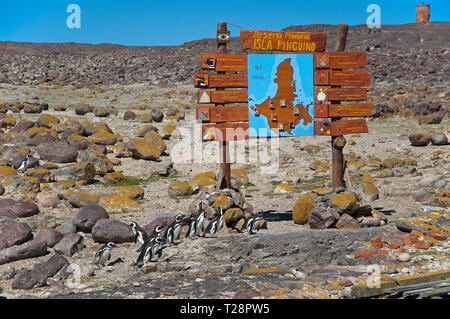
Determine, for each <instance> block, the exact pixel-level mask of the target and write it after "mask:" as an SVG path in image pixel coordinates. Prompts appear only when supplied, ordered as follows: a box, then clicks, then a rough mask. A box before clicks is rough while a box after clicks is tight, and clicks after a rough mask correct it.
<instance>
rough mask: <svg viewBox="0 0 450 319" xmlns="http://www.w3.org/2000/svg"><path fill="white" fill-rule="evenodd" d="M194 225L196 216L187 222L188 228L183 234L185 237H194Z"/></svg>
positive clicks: (195, 230) (195, 229)
mask: <svg viewBox="0 0 450 319" xmlns="http://www.w3.org/2000/svg"><path fill="white" fill-rule="evenodd" d="M195 225H197V218H192V219H191V220H190V222H189V228H188V231H187V232H186V235H185V237H186V238H194V237H195V233H196V232H197V228H196V227H195Z"/></svg>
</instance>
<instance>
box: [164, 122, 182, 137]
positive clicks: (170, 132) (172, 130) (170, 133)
mask: <svg viewBox="0 0 450 319" xmlns="http://www.w3.org/2000/svg"><path fill="white" fill-rule="evenodd" d="M159 133H160V134H161V137H162V138H163V139H164V140H168V139H170V138H171V137H179V136H181V133H180V131H179V130H178V129H177V128H176V127H175V125H173V124H171V123H168V124H166V125H165V126H164V127H163V128H162V129H161V130H160V131H159Z"/></svg>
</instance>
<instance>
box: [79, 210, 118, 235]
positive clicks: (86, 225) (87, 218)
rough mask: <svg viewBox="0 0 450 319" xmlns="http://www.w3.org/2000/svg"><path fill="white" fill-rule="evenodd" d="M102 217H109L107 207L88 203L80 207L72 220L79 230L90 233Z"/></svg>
mask: <svg viewBox="0 0 450 319" xmlns="http://www.w3.org/2000/svg"><path fill="white" fill-rule="evenodd" d="M102 218H109V215H108V212H107V211H106V209H104V208H103V207H102V206H100V205H96V204H87V205H84V206H81V207H80V208H79V209H78V212H77V214H76V215H75V217H74V218H73V220H72V222H73V224H74V225H75V226H76V227H77V230H79V231H82V232H88V233H89V232H91V230H92V227H94V225H95V223H96V222H97V221H98V220H99V219H102Z"/></svg>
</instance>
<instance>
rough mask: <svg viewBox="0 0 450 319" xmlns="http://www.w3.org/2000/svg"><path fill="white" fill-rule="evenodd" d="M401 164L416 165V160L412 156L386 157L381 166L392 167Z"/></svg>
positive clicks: (400, 165)
mask: <svg viewBox="0 0 450 319" xmlns="http://www.w3.org/2000/svg"><path fill="white" fill-rule="evenodd" d="M402 166H417V161H416V160H415V159H413V158H395V157H394V158H387V159H385V160H384V161H383V167H386V168H393V167H402Z"/></svg>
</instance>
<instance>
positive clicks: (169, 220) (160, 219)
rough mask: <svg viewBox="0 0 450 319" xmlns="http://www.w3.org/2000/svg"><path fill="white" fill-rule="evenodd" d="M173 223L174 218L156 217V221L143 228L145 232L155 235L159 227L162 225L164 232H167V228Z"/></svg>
mask: <svg viewBox="0 0 450 319" xmlns="http://www.w3.org/2000/svg"><path fill="white" fill-rule="evenodd" d="M172 222H173V217H164V216H160V217H156V218H155V219H154V220H152V221H151V222H150V223H148V224H146V225H145V226H144V227H142V229H143V230H145V232H146V233H147V234H151V233H153V230H154V229H155V227H156V226H157V225H161V227H162V232H165V230H166V228H167V227H168V226H169V225H170V224H171V223H172Z"/></svg>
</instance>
